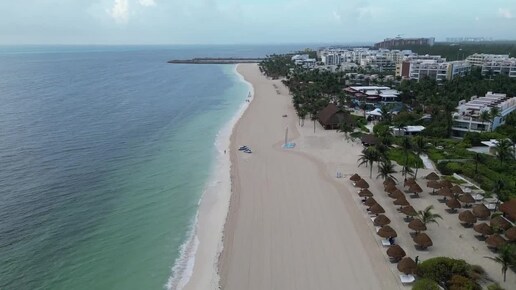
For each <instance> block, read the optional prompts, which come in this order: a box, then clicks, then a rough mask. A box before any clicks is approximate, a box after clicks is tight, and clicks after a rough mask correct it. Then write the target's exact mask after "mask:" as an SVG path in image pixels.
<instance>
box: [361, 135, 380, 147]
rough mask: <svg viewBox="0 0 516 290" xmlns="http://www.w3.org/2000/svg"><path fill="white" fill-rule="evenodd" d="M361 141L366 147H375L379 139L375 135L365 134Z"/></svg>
mask: <svg viewBox="0 0 516 290" xmlns="http://www.w3.org/2000/svg"><path fill="white" fill-rule="evenodd" d="M360 141H362V145H364V146H374V145H376V144H377V143H378V138H376V136H375V135H373V134H365V135H363V136H362V137H361V138H360Z"/></svg>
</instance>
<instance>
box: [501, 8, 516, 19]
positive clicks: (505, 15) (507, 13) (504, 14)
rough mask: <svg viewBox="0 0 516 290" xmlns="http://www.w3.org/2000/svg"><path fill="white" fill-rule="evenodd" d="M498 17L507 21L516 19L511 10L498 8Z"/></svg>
mask: <svg viewBox="0 0 516 290" xmlns="http://www.w3.org/2000/svg"><path fill="white" fill-rule="evenodd" d="M498 15H499V16H501V17H503V18H506V19H512V18H514V16H513V15H512V13H511V10H510V9H509V8H498Z"/></svg>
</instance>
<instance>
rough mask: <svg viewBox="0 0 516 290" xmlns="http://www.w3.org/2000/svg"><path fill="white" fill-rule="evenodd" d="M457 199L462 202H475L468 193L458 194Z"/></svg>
mask: <svg viewBox="0 0 516 290" xmlns="http://www.w3.org/2000/svg"><path fill="white" fill-rule="evenodd" d="M459 201H460V202H463V203H465V204H470V203H475V199H474V198H473V196H471V194H469V193H465V194H463V195H461V196H459Z"/></svg>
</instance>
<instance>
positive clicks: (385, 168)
mask: <svg viewBox="0 0 516 290" xmlns="http://www.w3.org/2000/svg"><path fill="white" fill-rule="evenodd" d="M394 168H395V166H394V164H392V163H391V161H390V160H389V159H387V160H384V161H383V162H382V163H380V165H378V175H377V176H376V179H378V177H382V179H383V180H385V179H387V178H389V177H390V178H392V179H393V180H394V181H396V182H397V181H398V180H397V179H396V177H394V176H393V175H392V174H394V173H397V171H396V170H394Z"/></svg>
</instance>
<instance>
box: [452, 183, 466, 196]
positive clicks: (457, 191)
mask: <svg viewBox="0 0 516 290" xmlns="http://www.w3.org/2000/svg"><path fill="white" fill-rule="evenodd" d="M450 190H451V192H452V193H455V194H464V191H463V190H462V188H460V186H458V185H457V184H455V185H454V186H452V188H450Z"/></svg>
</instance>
